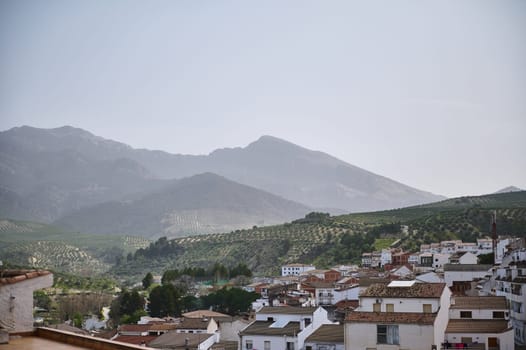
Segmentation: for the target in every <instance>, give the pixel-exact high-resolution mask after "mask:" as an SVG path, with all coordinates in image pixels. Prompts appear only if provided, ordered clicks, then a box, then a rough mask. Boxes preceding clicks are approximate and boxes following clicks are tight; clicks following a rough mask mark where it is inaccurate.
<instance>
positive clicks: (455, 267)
mask: <svg viewBox="0 0 526 350" xmlns="http://www.w3.org/2000/svg"><path fill="white" fill-rule="evenodd" d="M492 267H493V266H492V265H482V264H444V271H489V270H490V269H491V268H492Z"/></svg>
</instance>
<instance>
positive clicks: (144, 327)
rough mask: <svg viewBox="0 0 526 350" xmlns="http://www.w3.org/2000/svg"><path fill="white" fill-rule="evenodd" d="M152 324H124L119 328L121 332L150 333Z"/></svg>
mask: <svg viewBox="0 0 526 350" xmlns="http://www.w3.org/2000/svg"><path fill="white" fill-rule="evenodd" d="M151 327H152V325H151V324H123V325H121V326H119V332H148V331H149V330H150V328H151Z"/></svg>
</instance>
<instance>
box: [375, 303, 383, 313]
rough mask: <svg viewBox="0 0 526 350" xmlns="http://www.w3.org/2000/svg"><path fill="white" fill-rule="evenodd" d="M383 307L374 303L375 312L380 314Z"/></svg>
mask: <svg viewBox="0 0 526 350" xmlns="http://www.w3.org/2000/svg"><path fill="white" fill-rule="evenodd" d="M381 307H382V304H380V303H374V304H373V311H374V312H380V311H382V309H381Z"/></svg>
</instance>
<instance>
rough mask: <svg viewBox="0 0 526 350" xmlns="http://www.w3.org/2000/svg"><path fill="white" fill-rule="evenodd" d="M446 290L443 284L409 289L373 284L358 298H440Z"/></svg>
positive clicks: (416, 285) (419, 284) (416, 284)
mask: <svg viewBox="0 0 526 350" xmlns="http://www.w3.org/2000/svg"><path fill="white" fill-rule="evenodd" d="M444 288H446V284H445V283H415V284H413V285H412V286H410V287H388V286H387V285H386V284H381V283H378V284H373V285H371V286H370V287H369V288H367V289H366V290H365V291H364V292H363V293H362V294H361V295H360V297H372V298H377V297H381V298H440V296H441V295H442V292H443V290H444Z"/></svg>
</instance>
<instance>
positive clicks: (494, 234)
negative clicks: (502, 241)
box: [491, 210, 497, 265]
mask: <svg viewBox="0 0 526 350" xmlns="http://www.w3.org/2000/svg"><path fill="white" fill-rule="evenodd" d="M491 238H492V239H493V264H494V265H496V264H497V211H496V210H494V211H493V214H492V215H491Z"/></svg>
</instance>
